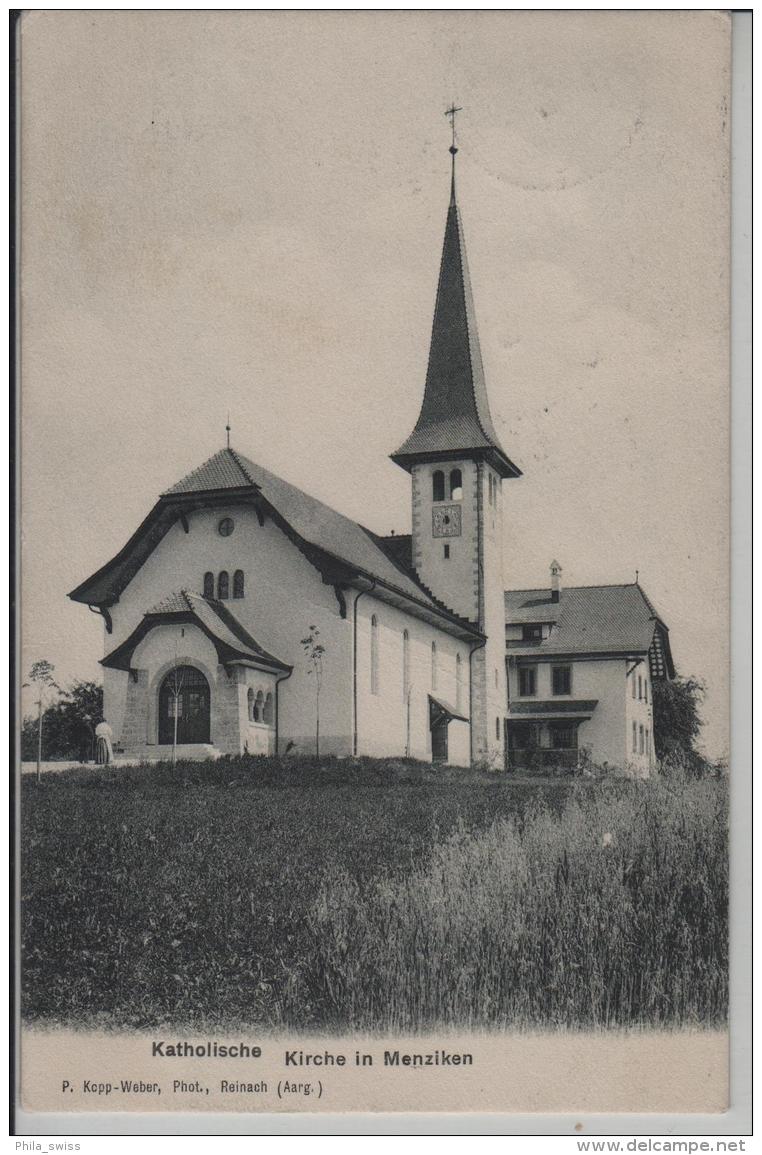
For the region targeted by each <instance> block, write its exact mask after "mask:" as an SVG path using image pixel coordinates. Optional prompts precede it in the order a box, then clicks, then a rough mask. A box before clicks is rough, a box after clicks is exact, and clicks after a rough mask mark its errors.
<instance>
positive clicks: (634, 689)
mask: <svg viewBox="0 0 762 1155" xmlns="http://www.w3.org/2000/svg"><path fill="white" fill-rule="evenodd" d="M632 696H633V698H636V697H637V696H638V686H637V682H636V681H635V675H634V674H633V675H632Z"/></svg>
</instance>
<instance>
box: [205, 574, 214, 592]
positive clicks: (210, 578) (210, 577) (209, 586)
mask: <svg viewBox="0 0 762 1155" xmlns="http://www.w3.org/2000/svg"><path fill="white" fill-rule="evenodd" d="M204 597H205V598H213V597H214V574H213V573H205V574H204Z"/></svg>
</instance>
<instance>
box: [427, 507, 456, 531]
mask: <svg viewBox="0 0 762 1155" xmlns="http://www.w3.org/2000/svg"><path fill="white" fill-rule="evenodd" d="M431 523H432V529H433V533H434V537H460V506H459V505H439V506H437V508H436V509H433V510H432V511H431Z"/></svg>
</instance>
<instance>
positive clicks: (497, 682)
mask: <svg viewBox="0 0 762 1155" xmlns="http://www.w3.org/2000/svg"><path fill="white" fill-rule="evenodd" d="M498 685H499V678H498V673H497V668H496V669H495V689H497V688H498Z"/></svg>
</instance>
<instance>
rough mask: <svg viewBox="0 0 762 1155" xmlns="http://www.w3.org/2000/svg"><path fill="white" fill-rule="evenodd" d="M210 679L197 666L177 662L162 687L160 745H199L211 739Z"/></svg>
mask: <svg viewBox="0 0 762 1155" xmlns="http://www.w3.org/2000/svg"><path fill="white" fill-rule="evenodd" d="M210 724H211V694H210V690H209V683H208V681H207V680H206V678H205V677H204V675H203V674H202V673H201V671H200V670H198V669H196V667H195V666H175V667H174V668H173V669H172V670H170V671H169V673H168V674H167V675H166V677H165V678H164V680H163V682H162V684H161V689H160V691H159V745H160V746H163V745H196V744H197V743H206V742H209V740H210Z"/></svg>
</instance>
